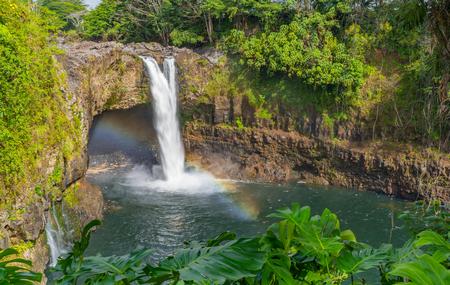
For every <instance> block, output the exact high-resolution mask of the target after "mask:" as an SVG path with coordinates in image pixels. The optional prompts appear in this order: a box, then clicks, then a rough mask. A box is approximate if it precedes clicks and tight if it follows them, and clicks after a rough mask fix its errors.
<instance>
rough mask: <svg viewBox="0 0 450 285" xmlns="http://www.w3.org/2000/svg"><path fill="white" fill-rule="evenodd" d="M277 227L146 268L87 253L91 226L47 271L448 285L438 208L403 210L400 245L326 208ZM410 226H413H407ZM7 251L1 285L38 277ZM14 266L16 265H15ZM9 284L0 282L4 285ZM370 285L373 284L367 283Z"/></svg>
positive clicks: (139, 256)
mask: <svg viewBox="0 0 450 285" xmlns="http://www.w3.org/2000/svg"><path fill="white" fill-rule="evenodd" d="M271 217H272V218H274V219H276V220H277V222H275V223H274V224H272V225H271V226H269V227H268V229H267V231H266V232H265V233H264V234H262V235H261V236H255V237H251V238H238V237H237V236H236V235H235V234H234V233H231V232H224V233H222V234H220V235H218V236H217V237H215V238H213V239H211V240H208V241H203V242H198V241H197V242H196V241H192V242H190V243H188V244H187V245H186V247H185V248H181V249H179V250H177V251H175V253H174V254H173V255H171V256H169V257H167V258H166V259H163V260H162V261H160V262H157V263H152V262H150V261H149V257H150V256H151V253H152V251H151V250H149V249H137V250H136V251H134V252H131V253H130V254H128V255H125V256H109V257H103V256H99V255H98V256H85V255H84V252H85V250H86V249H87V247H88V245H89V238H90V235H91V231H92V229H93V228H94V227H95V226H99V225H100V222H99V221H92V222H91V223H89V224H88V225H87V226H86V227H85V228H84V230H83V232H82V235H81V239H80V240H79V241H77V242H75V243H74V246H73V249H72V251H71V252H70V253H68V254H67V255H64V256H62V257H60V259H59V261H58V264H57V265H56V267H55V268H54V269H52V271H53V272H54V274H56V275H55V276H57V277H56V280H55V283H56V284H67V285H75V284H177V285H180V284H205V285H206V284H236V285H237V284H240V285H244V284H245V285H253V284H255V285H256V284H274V285H275V284H280V285H281V284H286V285H293V284H305V285H306V284H343V282H349V283H347V284H368V283H367V282H366V280H365V277H364V275H361V274H362V273H365V272H368V271H372V272H377V271H378V276H379V277H378V282H379V283H380V284H383V285H387V284H405V285H406V284H411V285H413V284H417V285H419V284H420V285H424V284H429V285H431V284H433V285H446V284H448V283H449V282H450V270H449V265H450V264H449V260H450V259H449V258H450V243H449V241H450V240H449V238H450V237H449V232H448V229H449V214H448V212H447V211H446V210H445V209H442V208H441V207H440V204H439V203H430V204H420V203H418V204H417V206H416V208H413V209H411V210H410V211H406V212H404V213H403V214H402V216H401V217H402V218H403V219H405V220H406V221H409V222H411V221H417V220H420V221H427V220H428V221H429V219H432V220H433V222H432V223H427V226H426V229H422V228H421V227H420V225H421V224H422V223H418V224H414V223H412V224H411V223H406V225H407V228H408V229H409V230H410V232H411V239H410V240H408V241H407V242H405V244H404V245H403V246H402V247H400V248H395V247H393V246H392V245H390V244H383V245H381V246H380V247H378V248H374V247H371V246H370V245H368V244H364V243H361V242H358V241H357V239H356V237H355V235H354V234H353V232H352V231H351V230H349V229H346V230H343V229H341V227H340V223H339V219H338V217H337V216H336V215H335V214H333V213H332V212H331V211H330V210H328V209H325V210H324V211H323V212H322V214H321V215H312V214H311V209H310V208H309V207H307V206H305V207H300V206H299V205H298V204H292V206H291V207H290V208H284V209H280V210H278V211H276V212H275V213H274V214H272V215H271ZM411 225H413V226H412V227H411ZM16 253H17V252H15V251H14V250H12V249H7V250H4V251H1V252H0V284H33V282H35V281H39V280H40V278H41V277H42V276H41V274H38V273H34V272H31V271H30V270H29V269H28V267H27V265H28V266H29V261H26V260H23V259H15V258H14V254H16ZM12 264H21V265H20V266H13V265H12ZM8 281H9V282H10V283H2V282H8ZM372 282H373V280H372Z"/></svg>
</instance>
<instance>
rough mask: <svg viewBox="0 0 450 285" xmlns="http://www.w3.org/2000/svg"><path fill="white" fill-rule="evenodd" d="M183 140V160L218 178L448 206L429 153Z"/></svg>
mask: <svg viewBox="0 0 450 285" xmlns="http://www.w3.org/2000/svg"><path fill="white" fill-rule="evenodd" d="M184 136H185V145H186V148H187V150H188V153H190V155H189V156H188V157H189V158H190V159H191V160H192V161H193V162H194V163H198V164H199V165H200V166H202V167H203V168H206V169H207V170H208V171H210V172H212V173H214V174H216V175H218V176H219V177H223V178H231V179H242V180H256V181H264V182H285V181H289V180H295V181H301V182H306V183H315V184H322V185H328V184H331V185H339V186H345V187H351V188H356V189H359V190H370V191H377V192H382V193H385V194H388V195H392V196H396V197H400V198H404V199H410V200H412V199H417V198H431V197H433V198H438V199H440V200H442V201H446V202H449V201H450V184H449V181H450V162H449V161H448V160H445V159H436V157H432V155H431V154H430V155H428V156H427V154H418V153H414V152H412V151H408V150H406V149H404V150H397V151H393V150H389V151H386V150H385V149H382V148H378V149H377V147H376V146H371V147H368V146H365V147H364V148H363V147H359V146H357V145H348V144H347V145H345V144H339V143H333V142H332V141H327V140H323V139H318V138H310V137H306V136H304V135H300V134H299V133H298V132H284V131H280V130H277V131H275V130H264V129H242V130H239V129H236V128H229V127H210V126H205V125H197V126H196V125H188V126H186V128H185V133H184Z"/></svg>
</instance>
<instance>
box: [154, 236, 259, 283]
mask: <svg viewBox="0 0 450 285" xmlns="http://www.w3.org/2000/svg"><path fill="white" fill-rule="evenodd" d="M262 265H263V253H262V252H261V251H260V250H259V239H238V240H233V241H229V242H227V243H225V244H224V245H220V246H214V247H195V248H187V249H181V250H179V251H177V252H176V253H175V255H174V256H173V257H169V258H167V259H166V260H164V261H162V262H161V263H160V267H159V268H158V270H159V272H158V274H157V275H156V276H153V277H154V278H157V277H158V276H160V275H164V274H167V273H172V274H175V275H179V276H180V279H181V280H184V281H195V282H199V281H202V280H205V279H207V280H210V281H217V282H224V281H225V280H230V281H236V280H239V279H242V278H244V277H251V276H254V275H255V274H256V273H257V272H258V271H259V270H260V269H261V267H262Z"/></svg>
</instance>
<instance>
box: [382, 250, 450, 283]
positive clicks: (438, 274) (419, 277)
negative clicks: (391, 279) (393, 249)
mask: <svg viewBox="0 0 450 285" xmlns="http://www.w3.org/2000/svg"><path fill="white" fill-rule="evenodd" d="M388 274H389V275H393V276H400V277H403V278H407V279H408V280H409V282H406V283H404V284H411V285H424V284H430V285H431V284H432V285H448V284H450V270H448V269H447V268H445V267H444V266H443V265H442V264H440V263H438V262H437V261H436V260H434V259H433V257H431V256H429V255H427V254H424V255H422V256H420V257H418V258H417V260H416V261H413V262H408V263H401V264H398V265H395V266H394V269H393V270H392V271H391V272H389V273H388Z"/></svg>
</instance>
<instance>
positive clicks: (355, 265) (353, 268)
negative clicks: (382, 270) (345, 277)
mask: <svg viewBox="0 0 450 285" xmlns="http://www.w3.org/2000/svg"><path fill="white" fill-rule="evenodd" d="M388 250H389V248H387V247H382V248H380V249H373V248H370V247H369V248H365V249H361V250H358V251H344V252H343V254H342V255H340V256H339V258H338V259H337V267H338V268H339V269H340V270H342V271H344V272H347V273H351V274H355V273H358V272H362V271H366V270H369V269H372V268H375V267H377V266H379V265H380V264H382V263H383V262H384V261H385V259H386V257H387V252H388Z"/></svg>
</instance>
